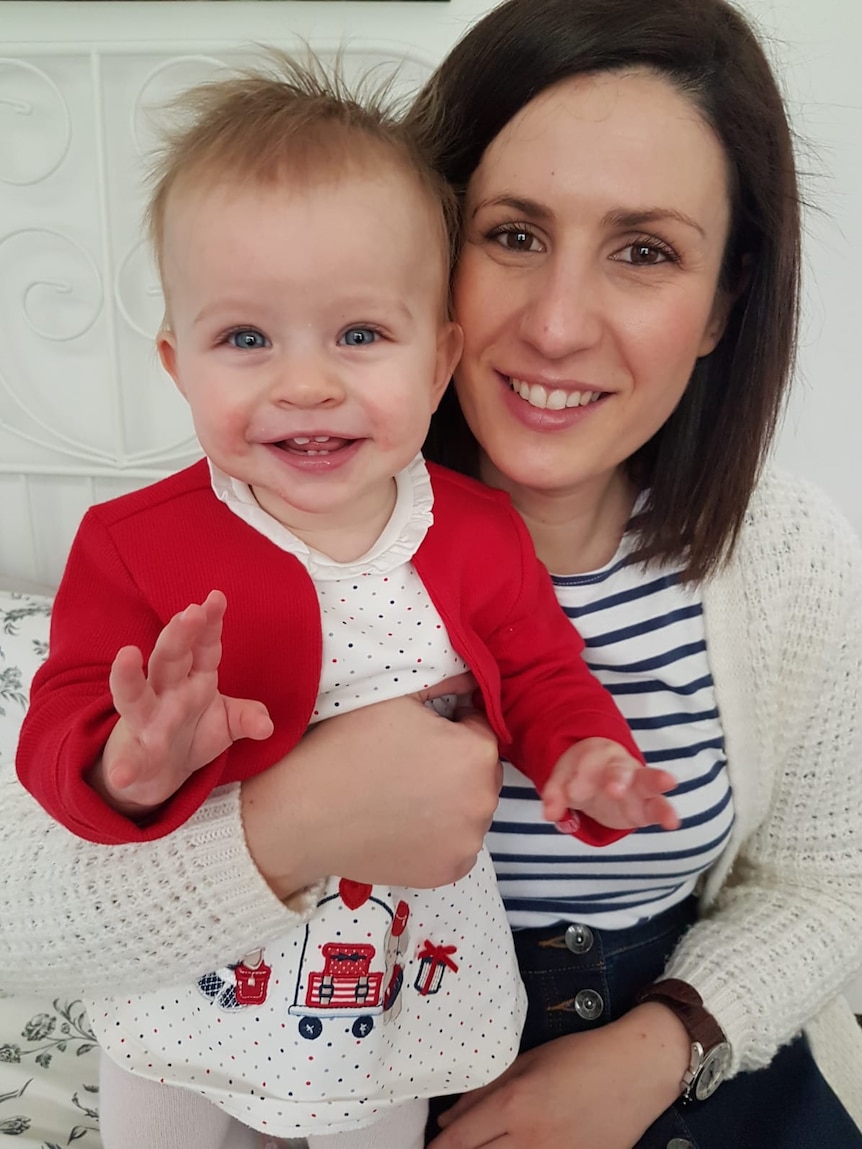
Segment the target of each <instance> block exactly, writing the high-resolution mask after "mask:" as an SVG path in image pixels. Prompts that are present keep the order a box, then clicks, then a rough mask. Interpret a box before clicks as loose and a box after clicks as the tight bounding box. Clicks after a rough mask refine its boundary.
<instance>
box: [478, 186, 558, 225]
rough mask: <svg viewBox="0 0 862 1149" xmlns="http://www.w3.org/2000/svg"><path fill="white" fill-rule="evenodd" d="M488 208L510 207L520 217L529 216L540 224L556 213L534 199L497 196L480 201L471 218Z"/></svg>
mask: <svg viewBox="0 0 862 1149" xmlns="http://www.w3.org/2000/svg"><path fill="white" fill-rule="evenodd" d="M488 207H508V208H511V209H512V211H515V212H518V214H519V215H523V216H528V217H529V218H530V219H535V220H538V221H539V222H540V223H545V222H547V221H548V220H550V219H552V218H553V215H554V213H553V212H552V211H551V209H550V208H548V207H546V206H545V205H544V204H541V203H539V202H538V200H534V199H525V198H524V197H523V196H515V195H506V194H505V193H504V194H503V195H496V196H492V197H491V198H490V199H483V200H480V201H479V203H477V204H476V205H475V207H474V208H473V211H472V212H471V213H470V215H471V218H472V219H475V218H476V216H477V215H478V213H479V212H480V211H482V210H483V209H484V208H488Z"/></svg>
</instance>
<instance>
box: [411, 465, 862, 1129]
mask: <svg viewBox="0 0 862 1149" xmlns="http://www.w3.org/2000/svg"><path fill="white" fill-rule="evenodd" d="M705 608H706V620H707V646H708V650H709V654H710V663H711V666H712V669H713V675H714V678H715V684H716V692H717V696H718V702H719V710H720V712H721V717H722V724H723V727H724V734H725V740H726V744H727V752H728V758H729V760H730V762H731V766H732V770H733V783H734V800H735V807H736V826H735V830H734V837H733V840H732V843H731V846H730V848H729V850H728V852H727V854H726V855H725V856H724V857H723V858H722V859H720V860H719V862H718V863H717V864H716V867H715V868H714V871H713V874H712V875H711V876H710V883H709V886H708V891H707V901H708V902H709V903H711V904H710V905H709V908H708V912H707V914H706V916H705V918H704V919H703V920H702V921H700V922H698V923H697V924H696V925H695V926H693V927H692V929H691V930H689V931H688V933H687V934H686V935H685V937H684V938H683V940H682V942H681V943H680V945H679V946H678V947H677V949H676V951H675V952H674V954H673V955H672V956H671V958H670V961H669V963H668V967H667V969H666V971H665V976H668V977H678V978H682V979H684V980H686V981H688V982H690V983H691V984H692V985H694V986H695V987H696V989H697V990H698V991H699V992H700V994H701V996H702V997H703V999H704V1003H705V1004H706V1006H707V1008H708V1009H709V1010H710V1011H711V1012H712V1013H713V1014H714V1015H715V1017H716V1018H717V1020H718V1021H719V1023H720V1025H721V1027H722V1029H723V1030H724V1031H725V1033H726V1034H727V1036H728V1038H729V1040H730V1042H731V1045H732V1048H733V1064H732V1069H733V1070H734V1071H738V1070H740V1069H743V1070H750V1069H755V1068H757V1067H759V1066H762V1065H768V1064H769V1062H770V1061H771V1060H772V1058H773V1057H774V1055H775V1052H776V1050H777V1049H778V1047H779V1046H780V1045H781V1044H783V1043H784V1042H786V1041H788V1040H789V1039H790V1038H791V1037H792V1036H794V1035H795V1034H796V1033H798V1032H799V1030H800V1029H801V1028H802V1027H803V1026H804V1025H805V1024H806V1022H807V1021H808V1020H809V1019H811V1018H812V1017H813V1016H814V1015H815V1014H817V1013H818V1012H819V1011H820V1010H821V1009H822V1008H823V1007H824V1006H825V1005H826V1003H827V1002H829V1001H830V999H831V998H833V997H834V996H835V995H836V993H838V992H839V991H840V989H841V986H842V985H843V984H844V983H845V982H846V980H847V978H848V977H849V976H850V974H851V973H852V972H853V971H854V970H855V969H858V968H859V964H860V963H862V818H860V817H859V810H860V808H862V685H860V684H862V553H860V548H859V544H858V540H856V539H855V536H854V535H853V534H852V531H851V530H850V528H849V527H848V526H847V524H846V523H845V522H844V521H843V520H842V519H841V518H840V516H838V515H837V514H836V513H835V511H834V509H833V508H831V507H830V505H829V504H828V502H827V501H826V500H825V499H823V498H822V497H821V496H819V495H817V494H813V493H811V492H810V491H808V490H807V489H806V488H804V487H802V485H801V484H797V483H795V482H790V481H784V480H774V479H772V480H767V482H766V483H765V484H764V489H763V490H762V491H761V492H759V494H758V496H757V498H756V500H755V503H754V505H753V507H752V513H751V516H750V521H749V523H748V525H747V527H746V531H745V533H744V536H743V539H742V541H741V544H740V547H739V551H738V553H737V556H736V558H735V559H734V561H733V563H732V564H731V565H730V566H729V568H728V569H727V570H726V571H725V572H724V573H723V574H722V575H720V576H719V577H717V578H716V580H715V582H714V584H713V585H712V586H711V587H709V588H707V590H706V591H705ZM737 843H739V845H738V846H737ZM732 855H735V856H733V859H732V860H733V868H732V870H731V871H730V872H728V867H729V865H730V862H731V856H732ZM652 1004H657V1003H652ZM648 1008H649V1007H647V1006H638V1007H637V1008H636V1009H634V1010H632V1011H631V1012H630V1013H629V1014H627V1015H626V1016H625V1017H623V1018H622V1019H620V1020H619V1021H617V1022H613V1023H611V1024H610V1025H607V1026H605V1027H603V1028H602V1029H598V1030H594V1031H591V1032H589V1033H583V1034H576V1035H572V1036H569V1037H565V1038H559V1039H557V1040H556V1041H551V1042H549V1043H548V1044H546V1045H544V1046H541V1047H539V1048H538V1049H534V1050H532V1051H531V1052H530V1053H528V1054H525V1055H523V1056H522V1057H520V1058H518V1060H517V1061H516V1062H515V1064H514V1065H513V1066H512V1067H511V1069H510V1070H509V1071H507V1073H505V1074H504V1075H503V1076H502V1077H501V1078H500V1079H499V1080H498V1081H496V1082H494V1083H493V1084H492V1085H490V1086H488V1087H486V1089H484V1090H480V1091H477V1092H476V1093H474V1094H470V1095H468V1096H467V1097H465V1098H464V1100H463V1101H462V1102H459V1103H458V1105H457V1106H456V1107H455V1108H454V1109H453V1110H452V1112H451V1116H450V1118H449V1120H448V1122H447V1124H446V1128H445V1131H444V1132H443V1134H442V1135H441V1136H440V1137H439V1138H438V1139H437V1140H436V1141H435V1142H434V1144H433V1149H478V1147H479V1146H482V1145H485V1144H487V1143H488V1141H489V1140H492V1139H493V1138H494V1137H499V1136H501V1135H502V1134H503V1133H505V1134H507V1136H508V1139H507V1141H506V1144H507V1145H511V1149H552V1147H554V1149H555V1147H556V1146H558V1145H560V1144H561V1143H563V1142H564V1141H567V1140H568V1138H569V1136H570V1133H571V1130H572V1129H577V1131H578V1141H577V1144H578V1149H631V1147H632V1146H633V1145H634V1144H635V1143H636V1142H637V1140H638V1138H639V1137H640V1136H641V1134H642V1133H643V1131H644V1130H645V1129H646V1128H648V1127H649V1125H650V1124H651V1123H652V1122H653V1121H654V1120H655V1119H656V1118H657V1117H658V1116H659V1115H660V1114H661V1113H662V1112H663V1111H664V1109H666V1108H667V1106H668V1105H669V1104H670V1102H671V1101H672V1100H673V1099H674V1098H675V1097H676V1096H677V1095H678V1093H679V1091H680V1082H681V1077H682V1070H681V1069H680V1065H682V1069H685V1068H686V1065H687V1063H686V1062H684V1061H683V1060H682V1059H684V1057H685V1044H686V1040H685V1037H684V1035H683V1034H681V1033H680V1027H679V1022H678V1021H677V1020H676V1019H675V1018H674V1016H673V1014H672V1013H671V1012H670V1011H669V1010H667V1009H666V1008H665V1007H663V1006H660V1005H657V1008H656V1009H652V1010H650V1012H647V1010H648ZM674 1026H676V1027H677V1028H676V1029H674ZM674 1035H675V1036H674ZM680 1041H682V1045H680V1044H679V1042H680Z"/></svg>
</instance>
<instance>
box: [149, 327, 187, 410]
mask: <svg viewBox="0 0 862 1149" xmlns="http://www.w3.org/2000/svg"><path fill="white" fill-rule="evenodd" d="M156 350H157V351H158V353H159V359H160V360H161V361H162V367H164V369H165V371H167V373H168V375H170V377H171V379H173V381H174V383H175V384H176V385H177V389H178V390H179V392H180V394H181V395H184V394H185V392H184V391H183V388H182V384H181V383H180V380H179V376H178V375H177V341H176V336H175V335H174V333H173V331H171V329H170V327H169V326H168V325H167V323H163V324H162V326H161V327H160V328H159V333H158V335H157V336H156Z"/></svg>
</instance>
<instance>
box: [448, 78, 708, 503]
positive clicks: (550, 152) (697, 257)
mask: <svg viewBox="0 0 862 1149" xmlns="http://www.w3.org/2000/svg"><path fill="white" fill-rule="evenodd" d="M729 222H730V202H729V195H728V173H727V166H726V161H725V155H724V151H723V149H722V146H721V144H720V143H719V141H718V139H717V138H716V137H715V135H714V134H713V132H712V130H711V128H710V127H709V126H708V125H707V124H706V123H705V122H704V120H703V119H702V118H701V116H700V114H699V112H698V111H697V109H696V108H695V107H694V105H693V104H692V103H691V102H690V101H689V100H688V99H687V98H686V97H685V96H683V95H681V94H680V93H679V92H678V91H677V89H675V88H674V87H673V86H672V85H671V84H670V83H669V82H668V81H667V80H665V79H663V78H662V77H660V76H658V75H656V74H653V73H651V72H647V71H632V72H626V73H600V74H596V75H589V76H579V77H575V78H573V79H571V80H566V81H564V82H562V83H561V84H559V85H557V86H555V87H553V88H550V89H548V90H547V91H546V92H544V93H542V94H541V95H540V96H538V97H536V99H534V100H533V101H532V102H531V103H529V104H527V105H526V107H524V108H523V109H522V110H521V112H520V113H519V114H518V115H517V116H515V117H514V119H512V120H511V121H510V122H509V123H508V124H507V125H506V127H505V128H504V129H503V131H502V132H501V133H500V134H499V135H498V136H497V137H496V139H494V140H493V142H492V143H491V144H490V146H489V147H488V148H487V150H486V152H485V154H484V156H483V157H482V162H481V164H480V165H479V167H478V169H477V170H476V172H475V173H474V175H473V178H472V179H471V181H470V185H469V188H468V194H467V202H466V213H465V235H464V246H463V250H462V253H461V256H460V262H459V264H458V269H457V274H456V277H455V289H454V290H455V310H456V314H457V318H458V321H459V322H460V323H461V325H462V326H463V328H464V336H465V344H464V355H463V358H462V360H461V364H460V366H459V367H458V369H457V372H456V377H455V378H456V386H457V390H458V395H459V398H460V402H461V406H462V408H463V410H464V414H465V416H466V418H467V421H468V423H469V424H470V427H471V428H472V430H473V432H474V434H475V435H476V437H477V439H478V440H479V443H480V444H481V446H482V448H483V450H484V454H485V456H486V460H485V472H486V477H490V478H491V479H492V481H496V482H497V483H498V485H503V486H506V487H508V488H510V489H513V488H517V487H523V488H529V489H531V490H536V491H548V492H559V493H564V492H573V493H574V492H582V493H586V492H585V490H584V485H585V484H588V485H589V484H591V483H598V484H599V485H600V486H601V484H602V483H604V482H606V481H610V479H611V478H612V476H613V475H614V474H615V473H616V472H617V470H618V468H619V465H620V464H621V463H622V462H623V461H624V460H625V459H627V458H628V457H629V456H630V455H631V454H632V453H633V452H634V451H636V450H637V449H638V448H639V447H640V446H641V445H642V444H643V443H645V442H646V441H647V440H648V439H649V438H650V437H651V436H652V435H653V434H654V432H655V431H656V430H657V429H658V428H659V427H660V426H661V425H662V424H663V423H664V421H665V420H666V419H667V417H668V416H669V415H670V413H671V412H672V410H673V409H674V407H675V406H676V404H677V402H678V401H679V399H680V397H681V395H682V393H683V391H684V390H685V387H686V383H687V382H688V379H689V376H690V375H691V371H692V368H693V366H694V363H695V361H696V359H697V358H698V357H699V356H702V355H707V354H709V352H710V351H711V350H712V349H713V347H714V346H715V344H716V343H717V342H718V339H719V338H720V336H721V333H722V330H723V327H724V320H725V315H726V304H725V300H724V297H723V296H722V295H719V293H718V290H717V284H718V278H719V272H720V269H721V262H722V254H723V251H724V247H725V242H726V240H727V236H728V229H729ZM488 463H490V466H488ZM495 471H496V472H499V475H498V476H497V477H496V479H495V477H494V472H495Z"/></svg>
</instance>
